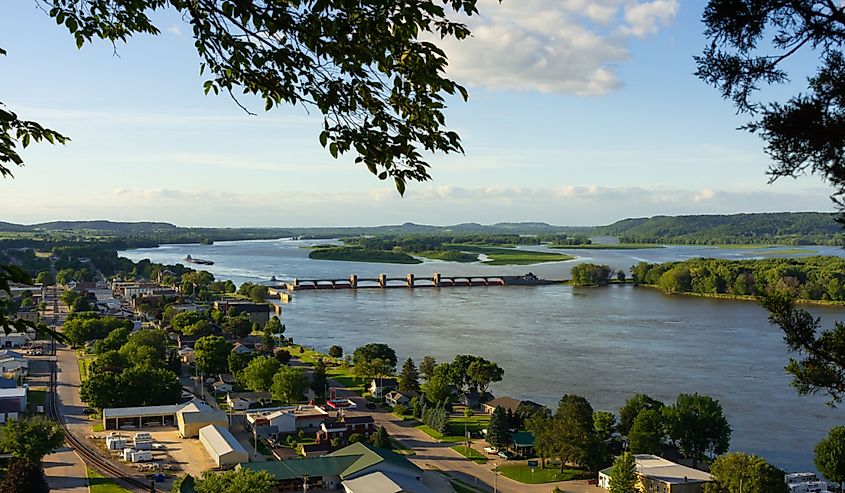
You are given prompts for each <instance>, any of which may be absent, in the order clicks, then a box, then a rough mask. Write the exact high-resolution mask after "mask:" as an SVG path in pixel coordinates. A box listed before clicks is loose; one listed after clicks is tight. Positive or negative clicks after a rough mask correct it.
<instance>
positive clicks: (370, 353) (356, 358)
mask: <svg viewBox="0 0 845 493" xmlns="http://www.w3.org/2000/svg"><path fill="white" fill-rule="evenodd" d="M374 359H380V360H382V361H383V362H386V363H387V364H389V365H390V367H391V368H392V369H395V368H396V352H395V351H394V350H393V349H391V348H390V346H388V345H387V344H381V343H375V342H373V343H369V344H365V345H363V346H360V347H357V348H355V351H353V352H352V364H354V365H357V364H359V363H365V362H368V361H372V360H374Z"/></svg>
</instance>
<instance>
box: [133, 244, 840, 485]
mask: <svg viewBox="0 0 845 493" xmlns="http://www.w3.org/2000/svg"><path fill="white" fill-rule="evenodd" d="M314 243H320V242H317V241H290V240H270V241H235V242H220V243H216V244H214V245H163V246H161V247H158V248H149V249H138V250H130V251H125V252H120V254H121V255H122V256H125V257H127V258H130V259H132V260H140V259H143V258H147V259H150V260H152V261H154V262H162V263H177V262H181V261H182V259H184V257H185V256H186V255H188V254H190V255H192V256H193V257H197V258H203V259H209V260H213V261H214V262H215V264H214V265H212V266H202V268H204V269H207V270H208V271H210V272H212V273H213V274H214V275H215V276H216V277H217V278H220V279H232V280H233V281H235V282H236V283H241V282H244V281H252V282H257V281H267V280H269V278H270V277H271V276H275V277H276V278H277V279H292V278H294V277H299V278H303V279H305V278H317V277H319V278H339V279H341V278H347V277H349V275H350V274H353V273H355V274H358V275H359V276H362V277H363V276H367V277H371V276H375V275H377V274H379V273H385V274H389V275H404V274H405V273H408V272H412V273H415V274H417V275H431V273H433V272H440V273H441V274H443V275H452V274H489V275H497V274H523V273H525V272H528V271H532V272H534V273H535V274H537V275H539V276H541V277H545V278H550V279H566V278H568V277H569V271H570V269H571V267H572V265H575V264H576V263H579V262H596V263H604V264H608V265H611V266H612V267H614V268H617V269H618V268H621V269H626V270H627V268H628V267H630V266H631V265H633V264H635V263H637V262H639V261H641V260H645V261H648V262H665V261H671V260H681V259H686V258H694V257H719V258H737V259H738V258H751V257H754V256H758V255H760V254H761V251H760V250H743V249H719V248H708V247H694V246H673V247H667V248H656V249H648V250H589V251H577V250H576V251H566V250H563V252H567V253H571V254H573V255H576V256H578V257H579V258H577V259H576V260H572V261H569V262H557V263H547V264H540V265H532V266H508V267H497V266H487V265H480V264H457V263H446V262H439V261H430V262H428V261H427V262H425V263H423V264H418V265H388V264H370V263H357V262H332V261H317V260H311V259H309V258H308V251H307V250H306V249H304V248H300V247H302V246H307V245H311V244H314ZM810 248H812V249H814V250H816V252H817V253H816V254H823V255H837V256H845V252H843V251H842V250H840V249H837V248H833V247H810ZM811 311H812V312H813V313H815V314H816V315H818V316H820V317H822V320H823V322H824V323H825V325H826V326H829V325H831V324H832V322H833V321H834V320H840V319H845V310H842V309H834V308H824V307H812V308H811ZM282 318H283V320H284V322H285V324H286V326H287V332H286V335H288V336H290V337H293V338H294V340H295V341H296V342H298V343H301V344H305V345H308V346H313V347H315V348H317V349H322V350H327V349H328V347H329V346H331V345H333V344H338V345H340V346H342V347H343V348H344V350H346V351H351V350H352V349H354V348H355V347H357V346H359V345H361V344H365V343H368V342H384V343H387V344H389V345H390V346H391V347H393V348H394V349H395V350H396V352H397V354H398V356H399V357H400V359H404V358H406V357H408V356H411V357H413V358H414V359H415V360H417V361H419V359H420V358H422V356H424V355H426V354H431V355H433V356H434V357H435V358H436V359H437V360H438V361H447V360H450V359H451V358H452V357H453V356H454V355H455V354H459V353H468V354H476V355H481V356H484V357H486V358H488V359H490V360H493V361H496V362H497V363H499V365H501V366H502V367H503V368H504V369H505V378H504V380H503V381H502V382H500V383H498V384H495V385H494V386H493V387H492V391H493V392H494V393H495V394H496V395H499V396H501V395H510V396H512V397H516V398H520V399H531V400H534V401H537V402H540V403H542V404H546V405H549V406H552V408H554V406H555V405H556V403H557V400H558V399H559V398H560V396H561V395H563V394H580V395H583V396H585V397H587V398H588V399H589V400H590V402H591V403H592V404H593V407H594V408H595V409H597V410H599V409H607V410H611V411H615V412H618V410H619V407H620V406H621V405H622V404H623V403H624V402H625V400H626V399H627V398H628V397H630V396H631V395H632V394H634V393H646V394H649V395H651V396H653V397H656V398H659V399H661V400H663V401H664V402H667V403H668V402H672V401H674V399H675V397H676V396H677V395H678V394H679V393H692V392H698V393H701V394H707V395H711V396H713V397H715V398H716V399H718V400H719V401H720V402H721V404H722V407H723V408H724V410H725V414H726V417H727V419H728V421H729V422H730V424H731V426H732V427H733V435H732V439H731V449H732V450H742V451H746V452H750V453H755V454H758V455H761V456H763V457H765V458H766V459H767V460H769V461H770V462H772V463H774V464H776V465H778V466H780V467H783V468H784V469H786V470H787V471H802V470H814V469H815V468H814V466H813V447H814V446H815V444H816V443H817V442H818V441H819V440H820V439H821V438H822V437H824V436H825V435H826V434H827V432H828V430H829V429H830V428H832V427H834V426H838V425H841V424H843V420H842V417H843V415H842V411H841V410H839V409H831V408H828V407H826V406H825V399H824V398H822V397H814V396H799V395H798V394H797V393H796V392H795V390H793V389H792V388H791V387H790V385H789V381H790V379H789V377H788V376H787V375H786V373H785V372H784V369H783V368H784V366H785V365H786V363H787V361H788V358H789V354H788V353H787V351H786V347H785V346H784V343H783V339H782V335H781V333H780V331H779V329H777V328H774V327H772V326H770V325H769V323H768V321H767V317H766V312H765V311H764V310H763V309H762V308H760V307H759V306H758V305H756V304H755V303H751V302H742V301H729V300H710V299H702V298H696V297H684V296H666V295H663V294H661V293H659V292H657V291H655V290H651V289H648V288H634V287H631V286H611V287H605V288H573V287H571V286H566V285H551V286H535V287H516V286H513V287H501V286H491V287H471V288H470V287H456V288H442V289H416V290H410V289H387V290H379V289H362V290H358V291H352V290H337V291H331V290H328V291H326V290H320V291H310V292H298V293H297V294H296V295H295V296H294V299H293V301H292V302H291V303H289V304H286V305H285V306H284V308H283V316H282Z"/></svg>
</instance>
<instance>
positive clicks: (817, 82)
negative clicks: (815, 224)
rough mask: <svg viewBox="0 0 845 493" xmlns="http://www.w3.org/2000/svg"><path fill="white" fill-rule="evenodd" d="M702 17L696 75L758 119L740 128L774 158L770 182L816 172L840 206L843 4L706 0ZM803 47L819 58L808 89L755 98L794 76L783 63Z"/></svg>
mask: <svg viewBox="0 0 845 493" xmlns="http://www.w3.org/2000/svg"><path fill="white" fill-rule="evenodd" d="M703 21H704V24H705V26H706V30H705V36H707V38H708V39H709V41H710V42H709V43H708V47H707V48H706V49H705V50H704V52H703V53H702V55H701V56H698V57H696V63H697V65H698V70H697V72H696V75H698V77H700V78H701V79H702V80H704V81H705V82H707V83H708V84H710V85H712V86H714V87H716V88H717V89H718V90H719V91H720V92H721V94H722V96H723V97H725V98H727V99H730V100H731V101H732V102H733V104H734V106H735V108H736V109H737V110H738V111H739V112H743V113H747V114H749V115H751V116H752V117H753V118H755V119H754V120H753V121H751V122H750V123H749V124H747V125H745V126H744V127H742V128H743V129H745V130H747V131H750V132H753V133H756V134H757V135H759V136H760V137H761V138H762V139H763V140H764V142H765V150H766V153H767V154H768V155H769V157H770V158H771V159H770V162H771V163H772V164H771V165H770V167H769V170H768V174H769V176H770V177H771V180H775V179H777V178H780V177H784V176H787V177H795V176H799V175H802V174H804V173H807V172H811V173H816V174H818V175H820V176H821V177H822V178H823V179H825V180H827V181H828V182H829V183H830V184H831V185H833V187H834V188H835V192H834V195H833V198H834V200H835V201H836V203H837V205H839V206H840V208H842V206H843V203H842V201H841V197H842V195H843V193H845V153H843V152H842V150H843V147H845V133H843V131H842V127H841V125H840V123H839V122H840V121H841V119H842V118H843V117H845V106H843V105H842V102H841V96H840V95H841V94H842V91H843V85H845V82H843V81H845V59H843V56H842V52H841V44H842V42H843V41H845V12H843V8H842V6H841V5H840V4H838V3H836V2H757V1H754V0H710V1H709V2H708V4H707V7H706V8H705V10H704V16H703ZM802 50H803V51H804V52H805V53H806V54H807V55H809V56H811V57H813V58H814V59H816V60H818V61H819V66H818V69H817V72H816V73H815V75H814V76H812V77H809V78H807V79H806V80H807V87H806V88H805V89H802V90H800V91H799V94H797V95H795V96H793V97H791V98H789V99H788V100H786V101H771V102H768V101H764V100H760V99H757V98H756V96H755V95H756V94H758V93H757V91H758V89H761V88H763V87H765V86H767V85H770V84H781V83H786V82H792V80H791V79H790V77H789V74H788V72H787V64H788V63H789V59H790V58H791V57H793V56H796V54H798V53H800V52H801V51H802ZM800 66H801V64H797V65H796V64H793V67H800ZM798 78H799V77H795V79H798ZM764 94H765V95H766V96H768V95H770V94H778V93H777V92H768V91H766V92H764Z"/></svg>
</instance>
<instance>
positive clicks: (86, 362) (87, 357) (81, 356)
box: [76, 350, 95, 382]
mask: <svg viewBox="0 0 845 493" xmlns="http://www.w3.org/2000/svg"><path fill="white" fill-rule="evenodd" d="M76 355H77V363H78V364H79V378H80V380H82V381H83V382H84V381H85V380H87V379H88V367H89V366H90V365H91V362H92V361H94V358H95V356H94V355H93V354H86V353H85V351H81V350H80V351H77V352H76Z"/></svg>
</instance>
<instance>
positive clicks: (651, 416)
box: [628, 409, 666, 455]
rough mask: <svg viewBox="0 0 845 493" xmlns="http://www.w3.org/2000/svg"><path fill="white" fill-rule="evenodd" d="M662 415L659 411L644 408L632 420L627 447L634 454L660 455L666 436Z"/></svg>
mask: <svg viewBox="0 0 845 493" xmlns="http://www.w3.org/2000/svg"><path fill="white" fill-rule="evenodd" d="M664 430H665V428H664V425H663V416H662V415H661V413H660V412H659V411H655V410H653V409H644V410H643V411H641V412H640V413H639V414H638V415H637V419H635V420H634V424H633V426H631V431H630V432H629V433H628V449H629V450H630V451H631V452H633V453H635V454H656V455H660V453H661V446H662V444H663V437H664V436H666V432H665V431H664Z"/></svg>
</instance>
